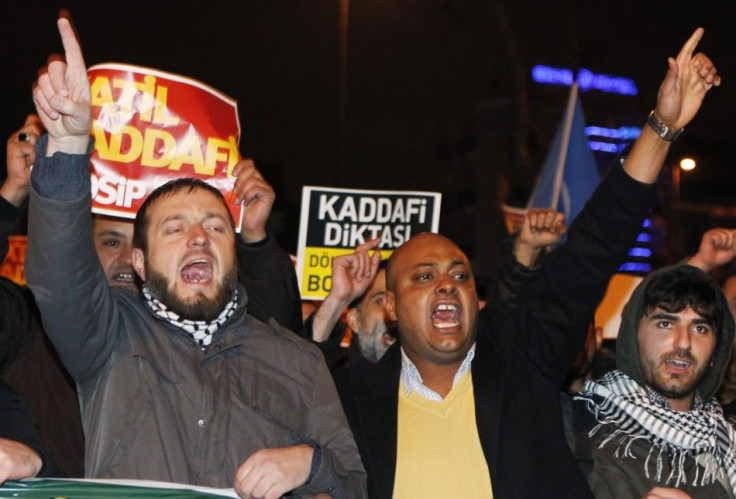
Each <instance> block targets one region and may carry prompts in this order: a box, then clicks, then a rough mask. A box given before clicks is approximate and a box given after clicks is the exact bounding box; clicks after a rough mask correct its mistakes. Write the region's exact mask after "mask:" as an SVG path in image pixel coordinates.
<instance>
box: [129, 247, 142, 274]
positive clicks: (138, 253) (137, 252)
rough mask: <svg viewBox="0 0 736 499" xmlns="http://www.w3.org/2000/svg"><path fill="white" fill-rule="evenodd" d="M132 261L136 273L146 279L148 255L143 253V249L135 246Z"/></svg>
mask: <svg viewBox="0 0 736 499" xmlns="http://www.w3.org/2000/svg"><path fill="white" fill-rule="evenodd" d="M131 263H132V264H133V269H134V270H135V273H136V274H138V277H140V278H141V280H142V281H145V280H146V257H145V256H144V255H143V250H141V249H140V248H133V261H132V262H131Z"/></svg>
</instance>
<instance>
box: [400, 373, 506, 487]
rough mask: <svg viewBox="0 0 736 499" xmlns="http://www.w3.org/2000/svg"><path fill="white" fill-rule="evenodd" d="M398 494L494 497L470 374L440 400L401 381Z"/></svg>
mask: <svg viewBox="0 0 736 499" xmlns="http://www.w3.org/2000/svg"><path fill="white" fill-rule="evenodd" d="M394 497H397V498H407V499H409V498H416V497H422V498H427V497H429V498H432V497H443V498H446V497H453V498H454V497H458V498H466V497H467V498H469V497H473V498H475V497H479V498H487V497H493V491H492V490H491V476H490V473H489V471H488V464H487V463H486V459H485V456H484V455H483V449H482V448H481V446H480V439H479V438H478V428H477V426H476V424H475V400H474V399H473V380H472V376H471V375H470V373H468V374H467V375H466V376H463V377H462V378H461V379H460V380H459V381H458V382H457V384H456V385H455V387H454V388H453V389H452V390H451V391H450V393H448V394H447V397H445V399H444V400H443V401H441V402H435V401H432V400H427V399H425V398H424V397H422V396H420V395H418V394H417V393H416V392H411V393H410V394H409V396H406V395H405V394H404V386H403V385H401V386H399V426H398V436H397V445H396V479H395V483H394Z"/></svg>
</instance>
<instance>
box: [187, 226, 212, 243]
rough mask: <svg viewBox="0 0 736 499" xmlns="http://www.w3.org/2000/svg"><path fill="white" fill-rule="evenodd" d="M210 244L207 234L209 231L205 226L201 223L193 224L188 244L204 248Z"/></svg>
mask: <svg viewBox="0 0 736 499" xmlns="http://www.w3.org/2000/svg"><path fill="white" fill-rule="evenodd" d="M209 244H210V240H209V237H208V236H207V231H206V230H204V227H202V226H201V225H199V224H194V225H192V228H191V230H190V234H189V241H187V245H188V246H189V247H193V248H202V247H207V246H209Z"/></svg>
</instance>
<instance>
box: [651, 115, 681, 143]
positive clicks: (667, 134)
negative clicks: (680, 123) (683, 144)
mask: <svg viewBox="0 0 736 499" xmlns="http://www.w3.org/2000/svg"><path fill="white" fill-rule="evenodd" d="M647 125H649V126H650V127H651V129H652V130H654V132H655V133H656V134H657V135H659V136H660V137H662V139H664V140H666V141H668V142H673V141H675V140H677V137H679V136H680V135H682V132H684V131H685V129H684V128H679V129H675V128H670V127H668V126H667V125H665V124H664V123H662V122H661V121H659V118H657V115H656V114H654V110H652V112H650V113H649V116H647Z"/></svg>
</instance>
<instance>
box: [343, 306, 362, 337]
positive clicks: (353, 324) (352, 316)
mask: <svg viewBox="0 0 736 499" xmlns="http://www.w3.org/2000/svg"><path fill="white" fill-rule="evenodd" d="M345 322H346V323H347V325H348V327H349V328H350V330H351V331H352V332H354V333H356V334H360V331H358V327H359V326H358V310H357V309H354V308H351V309H350V310H348V313H347V315H346V316H345Z"/></svg>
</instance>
